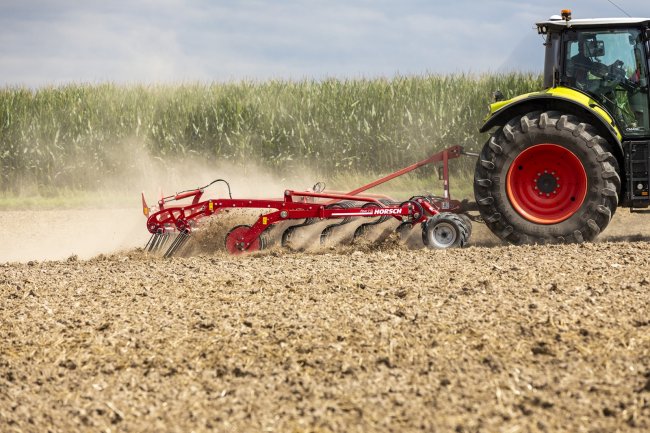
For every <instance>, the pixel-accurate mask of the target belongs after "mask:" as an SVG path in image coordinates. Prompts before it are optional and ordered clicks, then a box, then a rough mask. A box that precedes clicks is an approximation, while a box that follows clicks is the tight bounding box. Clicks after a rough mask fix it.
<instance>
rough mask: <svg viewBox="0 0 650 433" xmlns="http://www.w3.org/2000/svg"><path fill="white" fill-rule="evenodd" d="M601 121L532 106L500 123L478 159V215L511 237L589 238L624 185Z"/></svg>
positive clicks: (535, 239) (537, 239)
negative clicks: (593, 123) (595, 124)
mask: <svg viewBox="0 0 650 433" xmlns="http://www.w3.org/2000/svg"><path fill="white" fill-rule="evenodd" d="M609 150H610V145H609V143H608V142H607V141H606V140H605V139H603V138H602V137H601V136H599V135H598V133H597V131H596V129H595V128H594V127H593V126H591V125H590V124H588V123H585V122H581V120H580V119H579V118H578V117H576V116H573V115H567V114H562V113H559V112H557V111H547V112H531V113H527V114H525V115H523V116H518V117H515V118H514V119H512V120H511V121H510V122H508V123H507V124H506V125H505V126H503V127H502V128H500V129H499V130H498V131H496V133H495V134H494V135H493V136H492V137H490V139H489V140H488V142H487V143H486V144H485V146H484V147H483V150H482V152H481V154H480V156H479V159H478V161H477V164H476V170H475V177H474V196H475V198H476V202H477V203H478V205H479V211H480V213H481V217H482V218H483V220H484V221H485V223H486V225H487V226H488V227H489V228H490V230H492V232H494V234H496V235H497V236H498V237H499V238H501V239H503V240H505V241H507V242H510V243H513V244H534V243H547V242H578V243H580V242H584V241H591V240H593V239H595V238H596V236H598V235H599V234H600V232H601V231H603V230H604V229H605V227H607V225H608V224H609V222H610V220H611V217H612V215H613V214H614V211H615V210H616V206H617V205H618V194H619V193H620V190H621V179H620V176H619V173H618V171H619V170H618V162H617V161H616V158H615V157H614V156H613V155H612V153H610V151H609Z"/></svg>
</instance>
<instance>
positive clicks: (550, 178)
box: [536, 173, 557, 194]
mask: <svg viewBox="0 0 650 433" xmlns="http://www.w3.org/2000/svg"><path fill="white" fill-rule="evenodd" d="M554 174H555V173H553V174H550V173H543V174H540V175H539V176H538V177H537V182H536V183H537V190H538V191H539V192H541V193H542V194H548V193H553V194H557V190H556V189H555V188H557V178H556V177H555V175H554Z"/></svg>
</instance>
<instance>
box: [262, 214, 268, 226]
mask: <svg viewBox="0 0 650 433" xmlns="http://www.w3.org/2000/svg"><path fill="white" fill-rule="evenodd" d="M268 223H269V219H268V218H267V217H265V216H264V217H262V224H264V225H267V224H268Z"/></svg>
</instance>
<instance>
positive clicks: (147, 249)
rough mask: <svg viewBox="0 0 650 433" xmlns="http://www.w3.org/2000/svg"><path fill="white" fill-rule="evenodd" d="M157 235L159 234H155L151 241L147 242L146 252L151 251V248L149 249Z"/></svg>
mask: <svg viewBox="0 0 650 433" xmlns="http://www.w3.org/2000/svg"><path fill="white" fill-rule="evenodd" d="M157 234H158V233H154V234H152V235H151V237H150V238H149V240H148V241H147V243H146V244H145V246H144V249H145V250H146V251H151V248H149V245H150V244H152V243H153V241H154V239H155V238H156V235H157Z"/></svg>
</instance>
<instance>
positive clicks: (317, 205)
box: [143, 10, 650, 256]
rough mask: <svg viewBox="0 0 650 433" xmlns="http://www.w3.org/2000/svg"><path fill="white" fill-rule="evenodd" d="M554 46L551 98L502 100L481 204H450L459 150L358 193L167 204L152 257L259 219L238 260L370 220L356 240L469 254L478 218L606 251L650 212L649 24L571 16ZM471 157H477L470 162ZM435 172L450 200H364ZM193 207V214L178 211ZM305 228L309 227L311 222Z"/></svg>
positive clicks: (547, 86) (522, 234)
mask: <svg viewBox="0 0 650 433" xmlns="http://www.w3.org/2000/svg"><path fill="white" fill-rule="evenodd" d="M537 32H538V33H539V34H540V35H542V36H543V37H544V38H545V43H544V47H545V50H546V53H545V57H544V89H543V90H540V91H537V92H532V93H527V94H524V95H519V96H516V97H514V98H512V99H509V100H506V99H505V98H504V97H503V95H502V94H501V92H499V91H495V93H494V103H492V104H491V105H490V111H489V114H488V116H487V119H486V121H485V124H484V125H483V127H482V128H481V129H480V131H481V132H488V133H489V134H490V136H489V138H488V140H487V142H486V143H485V145H484V146H483V149H482V151H481V153H480V154H476V155H475V156H476V157H477V161H476V169H475V172H474V198H475V200H476V202H475V203H472V204H471V205H470V204H468V203H460V202H458V201H455V200H452V199H451V197H450V195H449V177H448V170H447V162H448V160H449V159H452V158H457V157H459V156H460V155H462V154H464V153H465V152H463V150H462V148H461V147H459V146H454V147H450V148H448V149H445V150H443V151H442V152H439V153H436V154H435V155H432V156H431V157H429V158H427V159H425V160H424V161H421V162H419V163H416V164H414V165H412V166H410V167H406V168H405V169H403V170H400V171H397V172H395V173H393V174H391V175H389V176H386V177H384V178H382V179H379V180H377V181H375V182H372V183H370V184H368V185H365V186H363V187H360V188H357V189H355V190H353V191H350V192H348V193H338V192H326V191H322V188H320V187H316V188H314V189H313V190H311V191H307V192H297V191H285V194H284V197H283V198H282V199H277V200H245V199H232V198H228V199H216V200H205V201H201V197H202V195H203V191H204V188H199V189H196V190H192V191H186V192H183V193H180V194H177V195H175V196H170V197H165V198H163V199H161V200H160V201H159V202H158V209H157V210H156V211H155V212H153V213H151V214H150V213H149V208H148V207H147V205H146V203H145V202H144V196H143V205H144V207H145V214H146V215H148V219H147V227H148V229H149V231H150V232H151V233H152V237H151V239H150V241H149V243H148V244H147V249H149V250H151V251H154V250H162V248H163V247H166V244H167V243H168V242H169V241H170V240H172V243H171V245H169V246H168V247H166V250H165V255H166V256H171V255H173V254H174V253H176V252H177V251H178V250H179V249H180V248H182V246H183V244H184V243H185V242H186V241H187V238H188V236H190V234H191V233H192V230H194V229H196V228H198V227H199V225H198V223H199V221H200V220H201V219H202V218H204V217H207V216H210V215H212V214H215V213H218V212H221V211H223V210H224V209H229V208H259V209H268V210H269V211H270V212H269V213H267V214H263V215H262V216H260V218H259V219H258V220H257V221H256V222H255V224H253V225H252V226H238V227H234V228H233V229H232V230H231V231H230V232H229V233H228V235H227V236H226V248H227V249H228V251H230V252H231V253H233V254H239V253H242V252H245V251H255V250H259V249H262V248H264V247H265V246H266V237H265V231H266V230H268V229H269V227H273V226H274V225H275V224H277V223H278V222H280V221H296V222H297V223H296V224H295V225H290V224H283V226H285V225H288V226H289V227H288V228H287V229H285V231H284V232H283V234H282V243H283V244H285V243H287V241H288V240H289V239H290V238H291V237H292V235H293V234H294V233H295V232H296V230H299V229H300V228H301V227H305V226H308V225H312V224H315V223H316V222H318V221H327V220H336V223H334V222H333V223H332V224H330V225H328V226H327V227H326V228H325V229H324V230H323V231H322V233H321V240H323V239H327V238H328V237H329V236H330V235H331V233H332V232H333V231H334V230H335V229H336V227H339V226H342V225H344V224H348V223H349V222H350V221H351V220H352V219H354V218H363V219H364V220H368V222H367V223H362V224H361V225H360V226H359V227H358V228H357V229H356V230H355V232H354V234H355V236H360V235H363V234H364V232H365V231H366V229H367V228H369V227H370V226H371V225H377V224H380V223H383V222H386V221H387V220H390V219H397V220H399V221H400V225H399V226H398V227H397V229H398V231H400V232H404V231H407V230H411V229H412V228H413V227H414V226H416V225H417V224H421V225H422V239H423V241H424V243H425V245H427V246H429V247H432V248H448V247H455V246H463V245H464V244H465V243H466V242H467V239H468V237H469V234H470V229H471V221H470V217H469V216H468V215H469V214H467V211H468V210H474V209H476V210H478V212H479V215H478V216H477V217H472V219H473V220H475V221H481V222H484V223H485V224H486V226H487V227H488V228H489V229H490V230H491V231H492V232H493V233H494V234H495V235H496V236H498V237H499V238H501V239H503V240H504V241H506V242H509V243H513V244H535V243H548V242H584V241H590V240H593V239H595V238H596V237H597V236H598V235H599V234H600V233H601V232H602V231H603V230H605V228H606V227H607V225H608V224H609V222H610V221H611V218H612V215H614V212H615V211H616V208H617V207H628V208H630V209H632V210H634V209H639V208H648V207H649V206H650V91H649V83H650V74H649V70H650V18H602V19H601V18H599V19H576V20H572V19H571V11H570V10H563V11H562V13H561V15H554V16H552V17H551V18H549V19H548V20H545V21H541V22H538V23H537ZM465 154H468V153H465ZM433 162H442V163H443V174H442V179H443V181H444V195H443V197H433V196H416V197H412V198H411V199H409V200H407V201H405V202H396V201H393V200H391V199H389V198H387V197H383V196H377V195H371V194H364V195H360V194H361V193H363V192H364V191H366V190H368V189H370V188H372V187H373V186H377V185H379V184H381V183H383V182H387V181H388V180H391V179H394V178H395V177H397V176H400V175H402V174H404V173H408V172H409V171H411V170H414V169H415V168H417V167H420V166H422V165H426V164H429V163H433ZM190 197H191V198H192V203H191V204H189V205H182V206H181V205H178V204H176V205H172V204H171V202H173V201H177V200H180V199H183V198H190ZM300 220H302V221H300Z"/></svg>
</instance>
